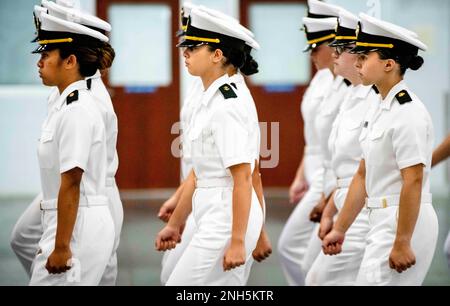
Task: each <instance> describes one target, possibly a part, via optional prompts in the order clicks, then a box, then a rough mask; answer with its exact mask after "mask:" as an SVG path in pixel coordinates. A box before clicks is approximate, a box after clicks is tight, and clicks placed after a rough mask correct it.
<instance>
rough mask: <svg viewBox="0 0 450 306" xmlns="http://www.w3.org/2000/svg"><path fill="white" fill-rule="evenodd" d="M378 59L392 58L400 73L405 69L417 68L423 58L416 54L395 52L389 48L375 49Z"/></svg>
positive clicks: (420, 65)
mask: <svg viewBox="0 0 450 306" xmlns="http://www.w3.org/2000/svg"><path fill="white" fill-rule="evenodd" d="M377 53H378V55H379V56H380V59H393V60H394V61H396V62H397V63H398V64H399V65H400V74H401V75H404V74H405V72H406V70H407V69H408V68H409V69H411V70H418V69H419V68H420V67H422V65H423V58H422V57H421V56H419V55H417V54H395V53H393V52H391V51H389V50H377Z"/></svg>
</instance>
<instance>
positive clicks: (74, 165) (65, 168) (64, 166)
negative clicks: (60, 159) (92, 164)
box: [59, 161, 86, 173]
mask: <svg viewBox="0 0 450 306" xmlns="http://www.w3.org/2000/svg"><path fill="white" fill-rule="evenodd" d="M74 168H80V169H81V170H83V171H86V165H85V164H84V163H81V162H78V161H70V162H66V163H64V164H61V166H60V167H59V173H64V172H67V171H69V170H72V169H74Z"/></svg>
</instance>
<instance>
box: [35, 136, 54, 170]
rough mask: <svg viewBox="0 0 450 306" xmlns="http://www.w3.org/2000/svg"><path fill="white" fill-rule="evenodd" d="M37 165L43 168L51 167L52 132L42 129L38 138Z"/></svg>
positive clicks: (52, 150)
mask: <svg viewBox="0 0 450 306" xmlns="http://www.w3.org/2000/svg"><path fill="white" fill-rule="evenodd" d="M38 159H39V167H41V168H43V169H49V168H53V165H54V159H55V152H54V132H53V131H50V130H43V131H42V132H41V137H40V138H39V149H38Z"/></svg>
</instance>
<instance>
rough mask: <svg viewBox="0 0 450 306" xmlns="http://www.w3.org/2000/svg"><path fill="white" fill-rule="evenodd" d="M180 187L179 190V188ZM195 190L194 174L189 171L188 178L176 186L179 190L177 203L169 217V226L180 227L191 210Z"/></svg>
mask: <svg viewBox="0 0 450 306" xmlns="http://www.w3.org/2000/svg"><path fill="white" fill-rule="evenodd" d="M180 189H181V190H180ZM194 190H195V175H194V172H193V171H191V173H190V174H189V176H188V178H187V179H186V180H185V181H184V182H183V184H182V185H181V186H180V187H179V188H178V190H177V192H180V196H179V200H178V204H177V206H176V208H175V210H174V212H173V214H172V216H171V217H170V219H169V222H168V224H169V225H170V226H175V227H180V226H181V225H183V224H184V223H185V222H186V219H187V217H188V216H189V214H190V213H191V211H192V196H193V194H194Z"/></svg>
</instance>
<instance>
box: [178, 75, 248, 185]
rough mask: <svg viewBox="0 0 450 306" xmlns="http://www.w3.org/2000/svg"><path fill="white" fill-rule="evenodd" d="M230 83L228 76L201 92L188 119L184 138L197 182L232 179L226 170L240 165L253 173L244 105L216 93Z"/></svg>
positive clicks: (236, 99) (242, 102)
mask: <svg viewBox="0 0 450 306" xmlns="http://www.w3.org/2000/svg"><path fill="white" fill-rule="evenodd" d="M230 83H231V82H230V80H229V77H228V76H227V75H223V76H222V77H220V78H218V79H217V80H215V81H214V82H213V83H212V84H211V85H210V86H209V87H208V89H207V90H206V91H204V92H203V94H202V96H201V99H200V101H199V102H198V103H199V104H198V105H197V107H196V108H195V110H194V112H193V115H192V118H191V120H190V123H189V126H188V129H187V133H186V136H187V137H188V141H189V142H190V144H189V146H190V150H191V158H192V166H193V169H194V172H195V174H196V176H197V179H207V178H222V177H231V173H230V171H229V170H228V168H229V167H230V166H233V165H237V164H241V163H249V164H251V165H252V171H253V167H254V153H253V152H252V151H251V147H252V142H251V140H250V138H249V137H250V125H251V119H250V118H251V117H250V114H248V111H247V106H246V104H245V103H246V102H244V101H243V100H242V99H240V98H239V97H236V98H229V99H225V98H224V95H223V94H222V93H221V91H220V90H219V88H220V87H221V86H224V85H225V84H228V85H225V86H231V85H229V84H230ZM229 90H233V89H231V88H229Z"/></svg>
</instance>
